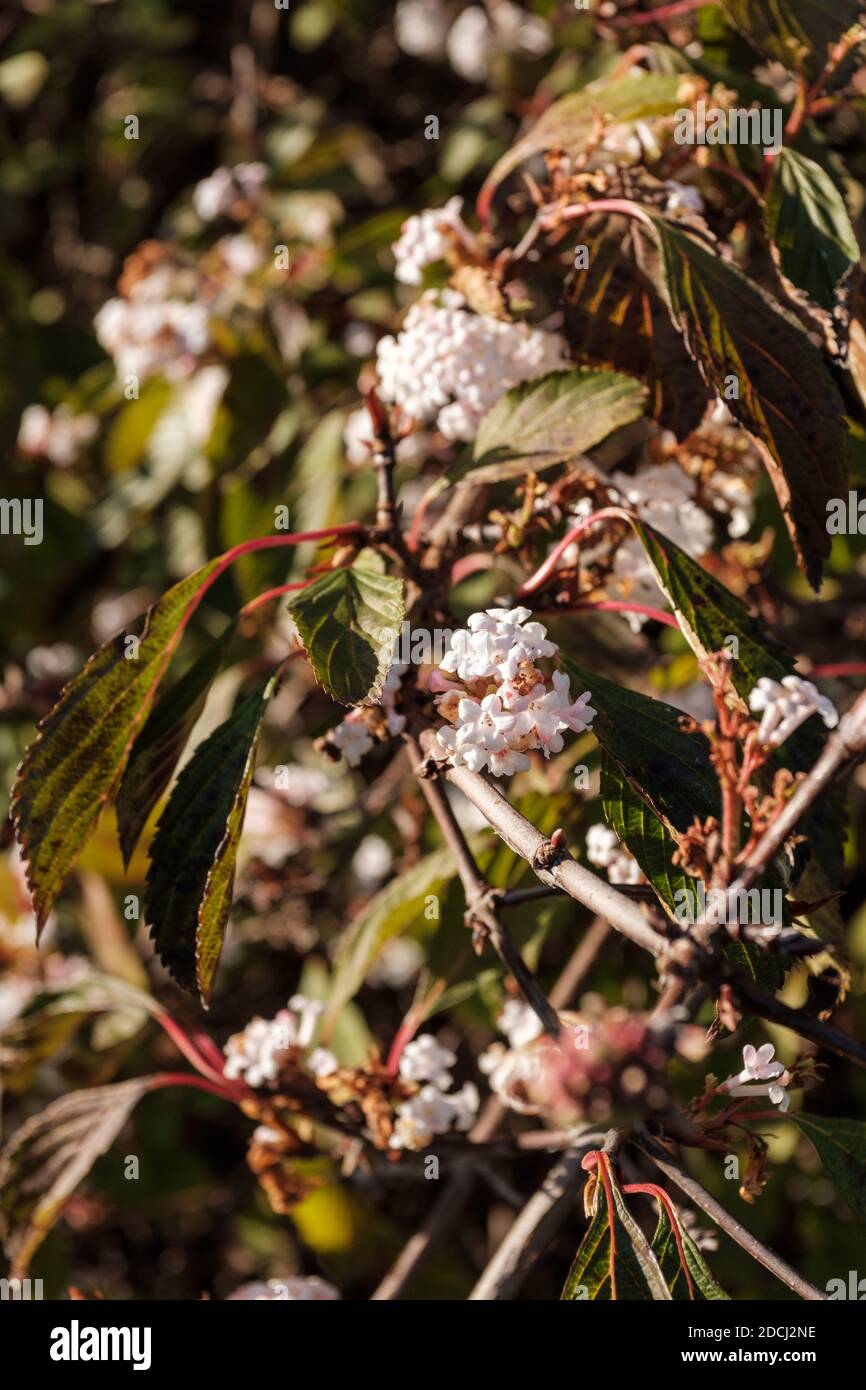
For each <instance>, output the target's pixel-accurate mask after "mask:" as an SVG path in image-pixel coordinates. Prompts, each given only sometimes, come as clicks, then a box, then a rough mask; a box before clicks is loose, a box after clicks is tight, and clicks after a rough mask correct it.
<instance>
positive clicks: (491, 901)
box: [406, 734, 560, 1038]
mask: <svg viewBox="0 0 866 1390" xmlns="http://www.w3.org/2000/svg"><path fill="white" fill-rule="evenodd" d="M406 742H407V744H408V746H409V751H410V754H411V756H412V758H413V760H414V764H415V767H416V768H417V767H418V766H419V765H420V763H421V760H422V755H421V749H420V748H419V746H418V744H417V742H416V740H415V739H414V738H413V737H412V735H411V734H407V735H406ZM419 780H420V785H421V790H422V792H423V793H424V797H425V800H426V801H427V804H428V806H429V807H430V810H431V811H432V812H433V815H434V816H435V818H436V822H437V824H438V826H439V829H440V830H441V831H442V835H443V838H444V840H445V843H446V844H447V846H448V848H449V849H450V850H451V853H452V854H453V856H454V860H455V863H456V865H457V872H458V874H459V875H460V881H461V883H462V884H463V891H464V893H465V894H466V908H467V924H469V925H471V926H472V927H473V928H474V929H475V930H476V931H480V933H481V939H484V938H488V939H489V940H490V943H491V945H492V946H493V948H494V950H495V951H496V953H497V955H498V956H499V959H500V960H501V961H502V963H503V965H504V966H505V968H506V969H507V970H508V971H509V972H510V974H511V975H512V977H513V978H514V980H515V981H516V983H517V986H518V988H519V989H520V992H521V994H522V995H523V997H524V999H525V1000H526V1002H527V1004H529V1006H530V1008H532V1009H533V1010H534V1011H535V1013H536V1014H537V1015H538V1017H539V1019H540V1020H541V1022H542V1024H543V1026H544V1030H545V1032H546V1033H549V1034H550V1036H551V1037H552V1038H556V1037H558V1036H559V1032H560V1025H559V1019H558V1018H557V1015H556V1010H555V1009H553V1008H551V1006H550V1004H549V1002H548V1000H547V997H546V995H545V994H544V991H543V990H542V988H541V986H540V985H539V983H538V981H537V980H536V978H535V976H534V975H533V973H532V971H531V970H530V969H529V966H528V965H527V964H526V962H525V961H524V959H523V957H522V956H521V954H520V952H519V951H518V949H517V947H516V946H515V945H514V942H513V941H512V940H511V937H510V936H509V934H508V931H507V929H506V927H505V926H504V924H503V923H502V921H501V920H500V918H499V914H498V912H497V911H496V898H495V895H494V894H493V893H492V892H491V889H490V886H489V884H488V883H486V881H485V879H484V877H483V875H482V873H481V871H480V869H479V868H478V865H477V864H476V863H475V860H474V858H473V856H472V852H471V850H470V848H469V846H468V844H467V843H466V837H465V835H464V834H463V831H462V830H461V829H460V826H459V824H458V822H457V817H456V816H455V814H454V810H453V808H452V806H451V803H450V802H449V800H448V798H447V796H446V795H445V793H444V791H443V789H442V786H441V784H440V783H439V782H437V781H435V780H433V779H431V778H427V777H422V778H420V779H419Z"/></svg>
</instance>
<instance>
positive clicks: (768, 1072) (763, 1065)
mask: <svg viewBox="0 0 866 1390" xmlns="http://www.w3.org/2000/svg"><path fill="white" fill-rule="evenodd" d="M775 1051H776V1049H775V1048H774V1047H773V1044H772V1043H764V1044H763V1046H762V1047H759V1048H757V1049H756V1048H754V1047H752V1045H751V1043H746V1046H745V1047H744V1048H743V1070H742V1071H740V1072H737V1074H736V1076H729V1077H728V1079H727V1081H723V1082H722V1084H721V1086H720V1087H719V1090H720V1091H727V1092H729V1093H733V1094H736V1095H738V1096H751V1095H754V1096H764V1095H765V1096H768V1097H769V1099H770V1100H771V1101H772V1103H773V1105H778V1107H779V1109H780V1111H781V1112H782V1114H783V1115H784V1113H785V1111H786V1110H787V1109H788V1107H789V1106H790V1104H791V1097H790V1096H789V1095H788V1092H787V1091H786V1090H785V1087H786V1086H787V1084H788V1082H789V1081H790V1079H791V1078H790V1076H789V1075H788V1073H787V1071H786V1070H785V1068H784V1066H783V1065H782V1063H781V1062H774V1061H773V1057H774V1055H775ZM761 1081H772V1083H773V1084H772V1086H769V1087H768V1086H761V1085H759V1084H757V1083H759V1082H761Z"/></svg>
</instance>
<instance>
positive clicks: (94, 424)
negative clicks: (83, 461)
mask: <svg viewBox="0 0 866 1390" xmlns="http://www.w3.org/2000/svg"><path fill="white" fill-rule="evenodd" d="M98 428H99V421H98V420H97V418H96V416H95V415H89V414H86V413H85V414H81V415H73V413H72V411H71V410H70V409H69V406H68V405H59V406H58V407H57V409H56V410H47V409H46V407H45V406H44V405H28V406H27V408H26V409H25V410H24V411H23V412H22V415H21V423H20V425H19V426H18V448H19V449H20V450H21V452H22V454H30V455H33V456H36V455H39V456H41V457H43V458H47V459H49V460H50V461H51V463H53V464H55V465H56V466H57V467H58V468H68V467H69V465H70V464H72V463H74V462H75V460H76V459H77V458H78V455H79V454H80V452H81V450H82V449H83V447H84V445H85V444H89V443H90V441H91V439H92V438H93V436H94V435H95V434H96V431H97V429H98Z"/></svg>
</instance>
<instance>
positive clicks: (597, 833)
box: [586, 821, 644, 884]
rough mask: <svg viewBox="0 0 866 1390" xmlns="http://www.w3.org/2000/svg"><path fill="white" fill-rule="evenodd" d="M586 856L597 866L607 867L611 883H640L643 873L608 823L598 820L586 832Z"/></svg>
mask: <svg viewBox="0 0 866 1390" xmlns="http://www.w3.org/2000/svg"><path fill="white" fill-rule="evenodd" d="M586 857H587V859H588V860H589V862H590V864H595V866H596V867H597V868H600V869H607V876H608V879H609V880H610V882H611V883H632V884H634V883H642V882H643V877H644V876H643V873H642V871H641V867H640V865H639V864H638V862H637V860H636V859H635V858H634V857H633V856H632V855H631V854H629V852H628V850H627V849H626V848H625V846H624V845H622V844H620V841H619V839H618V838H617V836H616V835H615V834H614V832H613V831H612V830H611V828H610V826H609V825H604V824H603V823H602V822H600V821H599V823H598V824H597V825H591V826H590V827H589V829H588V830H587V832H586Z"/></svg>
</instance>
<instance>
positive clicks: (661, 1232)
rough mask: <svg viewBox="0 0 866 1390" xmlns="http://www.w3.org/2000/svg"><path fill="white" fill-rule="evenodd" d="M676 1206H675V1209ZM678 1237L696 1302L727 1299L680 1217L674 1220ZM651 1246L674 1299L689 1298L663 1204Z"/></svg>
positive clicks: (686, 1283)
mask: <svg viewBox="0 0 866 1390" xmlns="http://www.w3.org/2000/svg"><path fill="white" fill-rule="evenodd" d="M675 1210H676V1209H675ZM677 1225H678V1229H679V1233H680V1240H681V1242H682V1247H683V1254H684V1255H685V1257H686V1264H687V1265H688V1270H689V1274H690V1275H691V1277H692V1286H693V1288H694V1291H695V1299H696V1301H698V1302H701V1301H703V1300H706V1301H708V1302H709V1301H712V1302H718V1301H721V1300H723V1299H724V1300H726V1301H727V1300H728V1295H727V1294H726V1293H725V1291H724V1289H722V1288H721V1287H720V1286H719V1285H718V1284H717V1283H716V1281H715V1279H714V1278H713V1276H712V1274H711V1273H710V1271H709V1269H708V1268H707V1265H706V1263H705V1261H704V1257H703V1255H702V1254H701V1252H700V1250H699V1249H698V1247H697V1246H696V1245H695V1243H694V1241H693V1240H692V1238H691V1236H690V1235H689V1234H688V1232H687V1231H686V1229H685V1227H684V1226H683V1224H682V1222H681V1221H678V1222H677ZM652 1249H653V1253H654V1255H655V1257H656V1259H657V1260H658V1262H659V1265H660V1266H661V1270H662V1273H663V1275H664V1277H665V1280H666V1282H667V1285H668V1288H669V1289H670V1291H671V1293H672V1295H673V1297H674V1298H675V1299H677V1300H681V1299H682V1300H689V1298H690V1295H689V1286H688V1281H687V1280H686V1276H685V1273H684V1271H683V1266H682V1261H681V1260H680V1253H679V1250H678V1249H677V1243H676V1240H675V1239H674V1232H673V1227H672V1226H671V1223H670V1219H669V1217H668V1214H667V1211H666V1209H665V1207H664V1206H662V1208H661V1211H660V1213H659V1222H658V1226H657V1227H656V1231H655V1235H654V1236H653V1242H652Z"/></svg>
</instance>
